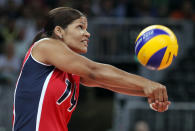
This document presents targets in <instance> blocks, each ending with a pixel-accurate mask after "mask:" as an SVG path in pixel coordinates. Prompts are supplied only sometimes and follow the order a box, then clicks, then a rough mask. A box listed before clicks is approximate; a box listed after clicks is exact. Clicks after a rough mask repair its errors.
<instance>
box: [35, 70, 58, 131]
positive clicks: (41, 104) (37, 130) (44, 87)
mask: <svg viewBox="0 0 195 131" xmlns="http://www.w3.org/2000/svg"><path fill="white" fill-rule="evenodd" d="M54 70H55V69H54ZM54 70H53V71H51V72H50V73H49V75H48V76H47V78H46V80H45V82H44V84H43V89H42V92H41V97H40V101H39V107H38V113H37V120H36V131H39V124H40V119H41V111H42V106H43V99H44V96H45V92H46V89H47V87H48V83H49V80H50V78H51V76H52V74H53V72H54Z"/></svg>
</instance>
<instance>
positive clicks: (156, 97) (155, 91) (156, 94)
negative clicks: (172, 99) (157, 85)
mask: <svg viewBox="0 0 195 131" xmlns="http://www.w3.org/2000/svg"><path fill="white" fill-rule="evenodd" d="M154 99H155V103H158V102H159V90H158V89H155V90H154Z"/></svg>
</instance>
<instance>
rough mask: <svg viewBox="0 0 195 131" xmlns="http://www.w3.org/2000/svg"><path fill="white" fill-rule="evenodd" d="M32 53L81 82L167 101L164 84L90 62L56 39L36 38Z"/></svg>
mask: <svg viewBox="0 0 195 131" xmlns="http://www.w3.org/2000/svg"><path fill="white" fill-rule="evenodd" d="M32 55H33V56H34V57H35V58H36V59H37V60H38V61H40V62H43V63H46V64H51V65H54V66H55V67H57V68H58V69H60V70H62V71H64V72H68V73H72V74H77V75H79V76H80V77H81V78H82V80H84V81H85V83H87V81H89V82H90V83H91V84H94V86H95V85H96V86H99V87H103V88H106V87H109V88H110V90H116V89H117V88H118V89H124V90H126V89H128V90H133V91H142V92H144V94H145V96H146V97H148V98H150V100H151V103H154V102H157V103H158V102H167V101H168V96H167V91H166V88H165V86H163V85H161V84H159V83H156V82H153V81H151V80H148V79H146V78H143V77H141V76H138V75H134V74H131V73H128V72H125V71H123V70H120V69H118V68H116V67H114V66H112V65H108V64H101V63H97V62H94V61H91V60H89V59H87V58H86V57H84V56H81V55H79V54H77V53H75V52H74V51H72V50H71V49H70V48H69V47H68V46H67V45H66V44H65V43H63V42H61V41H59V40H54V39H45V40H42V41H40V43H39V44H36V46H35V47H34V48H33V50H32Z"/></svg>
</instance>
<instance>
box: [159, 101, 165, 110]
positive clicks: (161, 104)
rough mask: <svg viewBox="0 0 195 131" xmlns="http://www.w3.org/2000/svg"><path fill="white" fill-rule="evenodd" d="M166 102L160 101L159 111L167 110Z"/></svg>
mask: <svg viewBox="0 0 195 131" xmlns="http://www.w3.org/2000/svg"><path fill="white" fill-rule="evenodd" d="M165 107H166V106H165V103H164V102H159V104H158V112H164V110H165Z"/></svg>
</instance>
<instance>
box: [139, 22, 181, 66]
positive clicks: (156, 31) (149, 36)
mask: <svg viewBox="0 0 195 131" xmlns="http://www.w3.org/2000/svg"><path fill="white" fill-rule="evenodd" d="M177 53H178V43H177V38H176V36H175V34H174V33H173V31H171V30H170V29H169V28H168V27H166V26H163V25H151V26H148V27H146V28H145V29H143V30H142V31H141V32H140V34H139V35H138V37H137V39H136V41H135V55H136V57H137V59H138V61H139V62H140V63H141V64H142V65H143V66H145V67H147V68H148V69H151V70H162V69H165V68H167V67H169V66H170V65H171V63H172V61H173V60H174V59H175V57H176V56H177Z"/></svg>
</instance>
